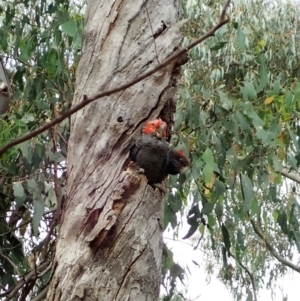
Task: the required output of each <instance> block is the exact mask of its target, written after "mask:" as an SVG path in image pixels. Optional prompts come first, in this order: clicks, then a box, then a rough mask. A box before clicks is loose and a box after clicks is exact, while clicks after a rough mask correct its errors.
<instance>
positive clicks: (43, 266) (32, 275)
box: [0, 262, 49, 301]
mask: <svg viewBox="0 0 300 301" xmlns="http://www.w3.org/2000/svg"><path fill="white" fill-rule="evenodd" d="M48 265H49V262H44V263H42V264H41V265H40V266H39V267H38V268H37V271H38V272H42V271H44V270H45V269H47V267H48ZM33 278H37V275H36V273H35V271H34V270H32V271H31V272H29V273H28V274H27V275H26V276H25V277H24V279H22V280H21V281H19V282H18V283H17V284H16V285H15V287H14V288H12V289H11V290H9V291H7V292H5V293H3V294H0V298H1V297H4V296H7V297H6V299H5V301H9V300H10V299H11V298H12V297H13V296H14V295H15V294H16V293H17V292H18V290H19V289H20V288H21V287H23V286H24V284H26V283H28V282H29V281H30V280H31V279H33Z"/></svg>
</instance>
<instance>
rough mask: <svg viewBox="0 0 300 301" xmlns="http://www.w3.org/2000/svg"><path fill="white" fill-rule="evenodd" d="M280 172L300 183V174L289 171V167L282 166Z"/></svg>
mask: <svg viewBox="0 0 300 301" xmlns="http://www.w3.org/2000/svg"><path fill="white" fill-rule="evenodd" d="M279 173H281V174H282V175H283V176H285V177H287V178H289V179H291V180H293V181H295V182H297V183H299V184H300V176H299V174H297V173H295V172H291V171H289V169H288V168H286V167H284V168H282V170H281V171H280V172H279Z"/></svg>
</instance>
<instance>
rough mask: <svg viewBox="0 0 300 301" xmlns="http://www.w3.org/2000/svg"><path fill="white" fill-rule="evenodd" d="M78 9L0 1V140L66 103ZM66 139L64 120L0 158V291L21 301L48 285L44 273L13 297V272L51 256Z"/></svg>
mask: <svg viewBox="0 0 300 301" xmlns="http://www.w3.org/2000/svg"><path fill="white" fill-rule="evenodd" d="M84 6H85V3H84V1H76V2H70V1H53V2H52V1H45V0H42V1H38V2H37V1H32V0H27V1H4V2H2V3H1V4H0V17H1V18H0V23H1V24H0V55H1V57H2V58H3V61H4V63H5V65H6V68H7V70H8V71H9V73H10V76H9V77H10V78H11V80H12V82H11V86H12V91H13V93H14V94H13V99H12V101H11V103H10V108H9V111H8V112H7V113H6V114H4V115H2V116H0V128H1V131H0V133H1V134H0V145H4V144H6V143H8V142H9V141H11V140H12V139H15V138H18V137H19V136H22V135H24V134H26V133H28V132H29V131H32V130H34V129H36V128H38V127H39V126H41V125H43V124H46V123H47V122H49V120H51V119H53V118H55V117H56V116H57V115H58V114H59V113H60V112H62V111H64V110H66V109H68V108H69V107H70V105H71V101H72V96H73V92H74V81H75V71H76V66H77V64H78V60H79V55H80V49H81V38H82V31H83V24H84V20H83V15H82V13H83V7H84ZM68 137H69V120H65V121H64V122H62V123H61V124H60V125H59V126H55V127H54V128H52V129H51V130H49V131H48V132H44V133H43V134H41V135H38V136H37V137H34V138H33V139H31V140H29V141H25V142H23V143H22V144H20V145H18V146H17V147H14V148H12V149H10V150H9V151H7V152H6V153H5V154H4V155H3V156H2V158H1V160H0V183H1V185H0V186H1V187H0V197H1V201H0V204H1V205H0V206H1V209H0V210H1V217H0V275H1V277H0V279H1V281H0V282H1V291H0V296H8V297H10V298H17V297H16V294H17V295H18V294H20V295H19V296H22V300H25V298H26V296H27V295H28V294H29V293H30V294H31V298H32V297H34V296H35V295H36V294H37V293H38V292H39V291H41V290H42V289H43V288H44V286H45V285H46V284H47V278H49V273H50V271H49V272H45V273H41V276H40V277H38V278H37V279H35V278H34V279H32V280H31V281H32V282H31V284H30V285H32V288H33V289H32V291H31V290H30V289H24V291H23V290H22V291H21V292H20V293H19V292H16V293H15V294H13V288H14V285H15V284H16V283H17V282H18V281H19V280H18V279H20V277H19V276H18V274H20V276H21V279H22V275H24V274H26V273H28V272H29V271H30V270H32V269H33V270H35V269H36V268H37V265H38V264H39V262H44V263H45V266H44V269H45V268H47V266H48V265H49V262H50V261H51V258H52V254H53V247H54V241H55V237H56V228H55V219H54V215H53V212H54V210H55V209H56V206H57V203H58V202H59V203H60V202H61V199H62V196H63V195H64V193H65V191H64V190H65V188H64V187H65V185H66V166H65V159H66V152H67V146H68V144H67V143H68ZM50 229H51V230H50ZM45 237H46V238H45ZM47 262H48V265H47ZM11 294H12V295H11ZM27 298H28V297H27Z"/></svg>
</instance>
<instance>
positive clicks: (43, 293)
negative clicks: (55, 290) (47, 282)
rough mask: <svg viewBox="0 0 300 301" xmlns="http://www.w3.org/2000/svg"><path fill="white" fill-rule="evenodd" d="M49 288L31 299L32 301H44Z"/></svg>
mask: <svg viewBox="0 0 300 301" xmlns="http://www.w3.org/2000/svg"><path fill="white" fill-rule="evenodd" d="M48 289H49V286H47V287H45V288H44V289H43V290H42V291H41V292H40V293H39V294H38V295H37V296H36V297H34V298H33V299H31V301H40V300H43V299H44V298H45V297H46V295H47V292H48Z"/></svg>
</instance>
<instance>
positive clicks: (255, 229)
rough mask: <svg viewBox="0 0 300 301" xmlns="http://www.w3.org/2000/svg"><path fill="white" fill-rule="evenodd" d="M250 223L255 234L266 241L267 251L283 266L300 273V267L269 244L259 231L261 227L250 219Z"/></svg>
mask: <svg viewBox="0 0 300 301" xmlns="http://www.w3.org/2000/svg"><path fill="white" fill-rule="evenodd" d="M250 223H251V225H252V227H253V229H254V232H255V233H256V234H257V235H258V236H259V237H260V238H261V239H262V240H263V241H264V243H265V245H266V247H267V249H268V250H269V252H270V253H271V254H272V255H273V256H274V257H275V258H276V259H277V260H278V261H279V262H281V263H282V264H283V265H286V266H288V267H289V268H291V269H293V270H294V271H296V272H298V273H300V266H297V265H295V264H294V263H292V262H290V261H288V260H287V259H285V258H284V257H282V256H281V255H280V254H279V253H278V252H277V251H276V250H275V249H274V248H273V247H272V246H271V244H270V243H269V242H268V240H267V238H266V237H265V236H264V234H263V232H262V231H261V229H259V226H257V225H256V224H255V222H254V221H253V219H250Z"/></svg>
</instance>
